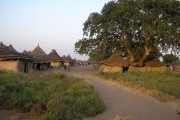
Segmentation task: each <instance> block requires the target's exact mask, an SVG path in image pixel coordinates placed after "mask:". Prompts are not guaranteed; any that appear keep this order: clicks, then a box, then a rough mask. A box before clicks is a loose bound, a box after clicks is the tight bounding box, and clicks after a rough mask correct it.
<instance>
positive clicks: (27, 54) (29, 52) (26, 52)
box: [22, 50, 40, 62]
mask: <svg viewBox="0 0 180 120" xmlns="http://www.w3.org/2000/svg"><path fill="white" fill-rule="evenodd" d="M22 54H23V55H25V56H26V57H27V58H31V59H32V61H34V62H38V61H40V60H39V59H38V58H37V57H36V56H34V55H33V53H32V52H31V51H26V50H24V51H23V52H22Z"/></svg>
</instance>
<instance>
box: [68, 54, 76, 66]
mask: <svg viewBox="0 0 180 120" xmlns="http://www.w3.org/2000/svg"><path fill="white" fill-rule="evenodd" d="M67 59H69V61H70V65H71V66H74V65H75V61H74V60H73V59H72V58H71V56H70V55H68V56H67Z"/></svg>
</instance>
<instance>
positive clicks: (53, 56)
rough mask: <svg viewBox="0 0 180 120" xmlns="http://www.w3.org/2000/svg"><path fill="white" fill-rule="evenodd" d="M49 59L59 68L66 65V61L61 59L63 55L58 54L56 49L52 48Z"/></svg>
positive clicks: (54, 66) (52, 65) (52, 64)
mask: <svg viewBox="0 0 180 120" xmlns="http://www.w3.org/2000/svg"><path fill="white" fill-rule="evenodd" d="M48 57H49V60H50V62H51V63H50V65H51V67H52V68H58V69H59V67H63V66H64V62H63V60H62V59H61V57H60V56H59V55H58V53H57V52H56V50H54V49H53V50H52V51H51V53H50V54H49V55H48Z"/></svg>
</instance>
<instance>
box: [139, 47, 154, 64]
mask: <svg viewBox="0 0 180 120" xmlns="http://www.w3.org/2000/svg"><path fill="white" fill-rule="evenodd" d="M151 51H152V49H151V48H147V47H146V46H145V52H144V54H143V56H142V58H141V59H140V60H139V62H138V66H139V67H143V64H144V61H145V60H146V58H147V57H148V56H149V55H150V53H151Z"/></svg>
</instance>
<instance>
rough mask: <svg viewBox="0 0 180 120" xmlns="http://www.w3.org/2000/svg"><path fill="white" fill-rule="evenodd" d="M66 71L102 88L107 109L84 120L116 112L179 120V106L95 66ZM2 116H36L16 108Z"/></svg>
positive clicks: (11, 119) (146, 119)
mask: <svg viewBox="0 0 180 120" xmlns="http://www.w3.org/2000/svg"><path fill="white" fill-rule="evenodd" d="M59 72H63V73H65V74H67V75H72V76H76V77H81V78H84V79H85V81H87V82H88V83H89V84H91V85H92V86H94V88H95V89H96V90H97V91H98V92H99V94H100V96H101V97H102V99H103V101H104V103H105V106H106V110H105V112H103V113H102V114H100V115H97V116H96V117H91V118H86V119H85V120H112V119H113V118H115V116H117V115H118V116H130V117H131V118H132V119H133V120H180V115H178V113H179V112H180V111H179V110H177V109H175V108H174V107H172V105H170V104H165V103H160V102H158V101H156V100H155V99H153V98H152V97H148V96H145V95H141V94H139V93H136V92H133V91H130V90H127V89H124V88H123V87H119V86H116V84H113V83H112V82H109V81H106V80H103V79H102V78H99V77H97V76H96V75H95V72H96V71H95V69H94V68H93V66H88V67H82V66H81V67H72V68H71V70H70V71H67V70H60V71H59ZM0 120H33V118H31V117H30V116H26V115H25V114H20V113H16V112H13V111H0Z"/></svg>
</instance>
